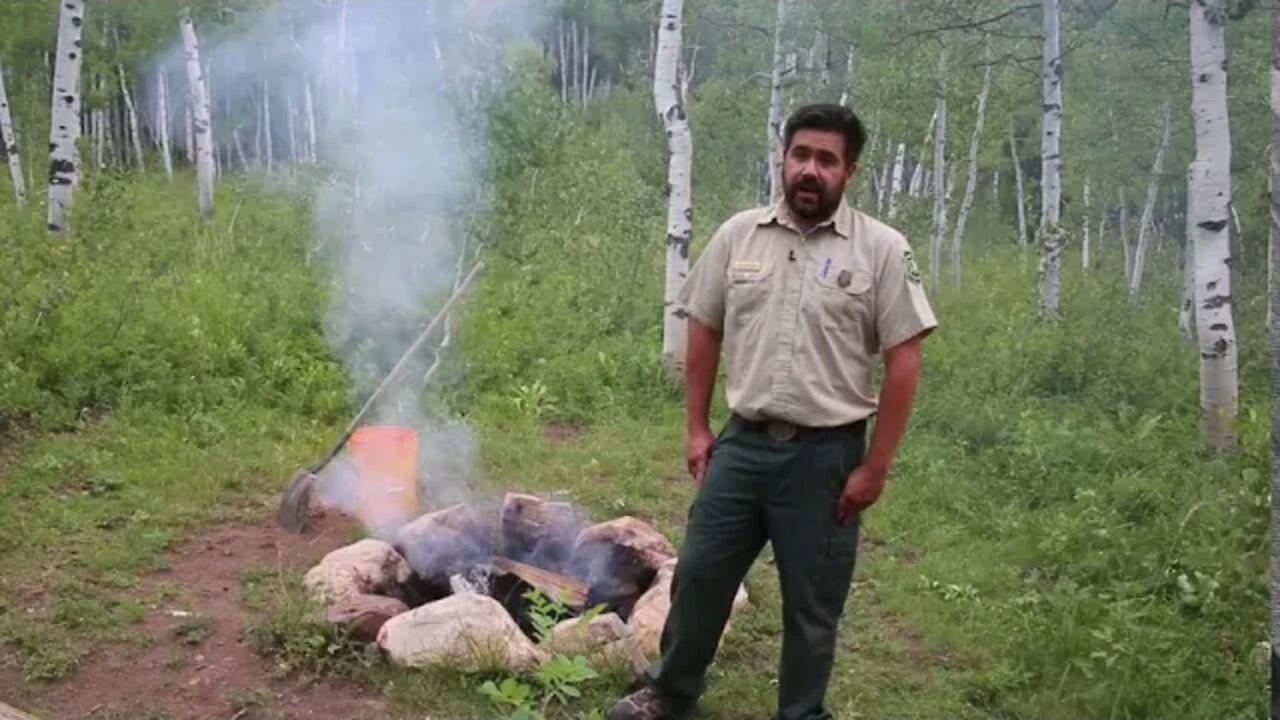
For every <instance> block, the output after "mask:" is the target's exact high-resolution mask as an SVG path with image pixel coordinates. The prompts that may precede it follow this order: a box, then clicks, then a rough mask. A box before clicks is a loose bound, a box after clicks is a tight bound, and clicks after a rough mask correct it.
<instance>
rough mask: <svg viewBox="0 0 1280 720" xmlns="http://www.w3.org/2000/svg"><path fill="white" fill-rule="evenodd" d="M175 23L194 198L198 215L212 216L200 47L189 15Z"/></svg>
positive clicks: (210, 148)
mask: <svg viewBox="0 0 1280 720" xmlns="http://www.w3.org/2000/svg"><path fill="white" fill-rule="evenodd" d="M178 26H179V27H180V28H181V30H182V51H183V55H184V56H185V57H186V60H187V86H188V89H187V94H188V96H189V97H190V98H191V100H190V104H191V108H192V116H193V117H192V132H193V133H194V136H195V145H196V188H197V190H196V201H197V204H198V206H199V208H200V217H202V218H206V219H207V218H209V217H211V216H212V215H213V173H214V167H213V125H212V124H211V123H210V120H209V95H208V92H207V89H206V88H205V84H204V69H203V67H201V65H200V46H199V42H198V41H197V40H196V29H195V26H194V25H192V23H191V17H190V15H187V14H185V13H184V14H183V16H182V18H181V20H180V21H179V23H178Z"/></svg>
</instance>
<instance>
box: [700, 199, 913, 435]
mask: <svg viewBox="0 0 1280 720" xmlns="http://www.w3.org/2000/svg"><path fill="white" fill-rule="evenodd" d="M680 300H681V302H682V303H683V304H684V306H685V309H686V310H687V311H688V313H689V315H690V316H691V317H693V318H694V319H696V320H697V321H698V322H701V323H702V324H704V325H707V326H709V327H710V328H712V329H713V330H716V331H717V332H719V333H721V335H722V337H723V344H722V352H723V356H724V362H725V369H726V372H727V376H728V378H727V387H726V392H727V398H728V401H729V407H730V409H731V410H733V411H734V412H736V413H738V414H739V415H742V416H743V417H746V418H749V419H753V420H759V419H765V418H776V419H781V420H788V421H791V422H793V423H796V424H798V425H805V426H815V427H830V426H834V425H842V424H845V423H850V422H853V421H855V420H860V419H862V418H865V417H868V416H869V415H871V414H873V413H874V412H875V411H876V406H877V401H878V394H879V393H878V392H877V389H876V387H875V383H874V380H873V371H874V360H875V357H876V355H878V354H879V353H880V352H881V351H882V350H883V349H885V348H890V347H893V346H894V345H897V344H898V343H901V342H903V341H904V340H908V339H910V338H912V337H914V336H916V335H918V334H921V333H928V332H930V331H932V329H933V328H935V327H937V320H936V319H935V317H934V314H933V309H932V308H931V306H930V305H929V301H928V299H927V298H926V297H925V293H924V288H923V287H922V286H921V279H920V273H919V271H918V270H917V269H916V264H915V260H914V258H913V257H912V254H911V247H910V246H909V245H908V243H907V240H906V238H905V237H903V235H902V233H900V232H898V231H897V230H894V229H893V228H891V227H889V226H888V225H885V224H884V223H882V222H880V221H878V220H876V219H874V218H872V217H870V216H868V215H866V214H864V213H862V212H859V211H857V210H853V209H852V208H850V207H849V206H848V205H847V204H846V203H845V202H843V201H842V202H841V203H840V206H839V208H838V209H837V210H836V212H835V213H833V214H832V216H831V217H830V218H828V219H827V220H826V221H825V222H823V223H821V224H819V225H817V226H816V227H813V228H811V229H810V230H809V231H808V233H804V232H802V231H801V230H800V228H798V227H797V226H796V224H795V223H793V222H792V221H791V219H790V216H789V214H788V212H787V210H786V205H785V201H783V200H779V201H778V203H777V204H776V205H774V206H771V207H762V208H755V209H752V210H746V211H743V212H740V213H738V214H736V215H734V216H733V217H731V218H730V219H729V220H728V221H726V222H725V223H724V224H723V225H721V226H720V228H719V229H718V230H716V232H715V234H714V235H713V236H712V237H711V240H710V242H709V243H708V244H707V246H706V248H705V249H704V250H703V252H702V254H701V255H700V256H699V258H698V260H697V262H696V263H694V266H693V269H692V270H691V271H690V273H689V277H688V279H687V280H686V282H685V285H684V287H683V289H682V291H681V296H680Z"/></svg>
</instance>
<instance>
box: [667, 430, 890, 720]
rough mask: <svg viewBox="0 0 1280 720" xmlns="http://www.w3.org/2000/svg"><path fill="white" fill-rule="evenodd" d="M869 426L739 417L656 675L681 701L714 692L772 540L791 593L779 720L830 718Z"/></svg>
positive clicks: (716, 468)
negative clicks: (750, 574) (721, 648)
mask: <svg viewBox="0 0 1280 720" xmlns="http://www.w3.org/2000/svg"><path fill="white" fill-rule="evenodd" d="M865 442H866V441H865V430H864V427H863V426H859V428H858V432H855V431H851V430H847V429H846V430H824V431H820V432H815V433H813V434H805V435H801V436H798V437H796V438H794V439H791V440H788V441H779V440H775V439H774V438H773V437H771V436H770V435H769V434H768V433H767V432H765V431H763V430H762V429H758V428H754V427H752V426H750V425H749V424H747V423H744V422H742V421H740V420H738V419H737V418H734V419H731V420H730V421H729V423H728V424H727V426H726V427H725V429H724V431H723V432H722V433H721V434H720V437H719V438H718V439H717V440H716V444H715V446H714V447H713V449H712V453H711V460H710V463H709V465H708V468H707V474H706V478H705V480H704V482H703V485H702V488H701V489H700V490H699V491H698V494H697V497H696V499H695V500H694V503H693V507H692V508H691V509H690V513H689V527H688V530H687V533H686V536H685V540H684V544H683V545H682V546H681V548H680V559H679V562H678V564H677V565H676V573H675V578H674V580H673V582H672V585H671V614H670V615H669V616H668V618H667V623H666V626H665V627H664V628H663V631H662V641H661V654H662V657H661V658H660V659H659V661H658V662H657V663H655V664H654V666H653V667H652V668H651V669H650V671H649V680H650V682H651V683H652V684H653V685H654V686H655V687H656V688H657V689H658V690H659V691H660V692H661V693H662V694H663V695H664V696H666V697H667V698H668V700H669V701H670V702H672V703H673V704H676V705H678V706H683V707H692V705H693V704H694V703H695V702H696V700H697V698H698V697H699V696H701V695H702V693H703V691H704V690H705V688H706V670H707V666H708V665H709V664H710V663H711V661H712V659H713V658H714V656H715V652H716V648H717V646H718V644H719V641H720V636H721V634H722V633H723V631H724V625H725V621H726V620H727V619H728V617H729V610H730V606H731V605H732V603H733V597H734V594H735V593H736V592H737V589H738V586H739V584H740V583H741V582H742V580H743V578H744V577H745V575H746V573H747V570H748V569H749V568H750V567H751V564H752V562H754V561H755V559H756V557H757V556H758V555H759V554H760V551H761V549H763V547H764V544H765V542H766V541H768V542H771V543H772V544H773V549H774V556H775V558H776V562H777V568H778V574H779V577H780V580H781V588H782V616H783V637H782V658H781V663H780V666H779V671H778V714H777V715H776V716H775V719H776V720H828V719H829V718H831V713H830V712H829V711H828V710H827V709H826V706H825V701H824V698H825V696H826V691H827V683H828V680H829V679H830V677H831V665H832V661H833V659H834V656H835V646H836V633H837V626H838V624H839V620H840V616H841V614H842V613H843V610H844V603H845V599H846V597H847V596H848V593H849V585H850V582H851V581H852V579H853V567H854V561H855V559H856V554H857V546H858V521H857V519H856V518H855V519H852V520H850V521H849V522H848V524H845V525H841V524H840V523H839V522H838V521H837V520H836V507H837V502H838V500H839V497H840V493H841V491H842V490H843V489H844V484H845V480H846V479H847V477H848V475H849V473H850V472H852V471H853V469H854V468H855V467H857V465H858V463H860V462H861V461H862V455H863V451H864V447H865Z"/></svg>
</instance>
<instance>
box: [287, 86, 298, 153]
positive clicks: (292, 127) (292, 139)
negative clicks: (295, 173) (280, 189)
mask: <svg viewBox="0 0 1280 720" xmlns="http://www.w3.org/2000/svg"><path fill="white" fill-rule="evenodd" d="M284 107H285V115H287V116H288V120H289V123H288V125H289V159H290V160H291V161H292V162H293V164H294V165H297V164H298V158H299V157H300V155H299V154H298V132H297V127H296V123H294V121H293V112H294V108H293V93H291V92H288V93H285V94H284Z"/></svg>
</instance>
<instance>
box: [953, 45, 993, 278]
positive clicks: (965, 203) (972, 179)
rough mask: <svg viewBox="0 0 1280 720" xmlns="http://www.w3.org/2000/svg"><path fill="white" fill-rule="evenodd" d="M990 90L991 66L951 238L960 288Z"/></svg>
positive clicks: (980, 95)
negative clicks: (962, 195) (962, 251)
mask: <svg viewBox="0 0 1280 720" xmlns="http://www.w3.org/2000/svg"><path fill="white" fill-rule="evenodd" d="M990 91H991V66H990V65H987V69H986V72H984V73H983V75H982V90H981V91H980V92H979V93H978V112H977V116H976V117H975V118H974V123H973V137H972V138H971V139H970V140H969V177H968V178H967V180H966V181H965V186H964V199H963V200H961V201H960V212H959V214H957V215H956V228H955V233H954V234H953V235H952V238H951V282H952V283H953V284H954V285H955V286H956V288H957V289H959V288H960V249H961V246H962V244H963V243H964V226H965V223H966V222H968V220H969V212H970V211H971V210H972V209H973V196H974V195H975V194H977V192H978V147H979V145H981V144H982V127H983V124H984V122H985V121H986V117H987V94H988V93H989V92H990Z"/></svg>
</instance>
